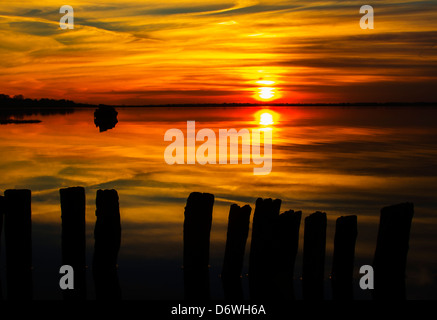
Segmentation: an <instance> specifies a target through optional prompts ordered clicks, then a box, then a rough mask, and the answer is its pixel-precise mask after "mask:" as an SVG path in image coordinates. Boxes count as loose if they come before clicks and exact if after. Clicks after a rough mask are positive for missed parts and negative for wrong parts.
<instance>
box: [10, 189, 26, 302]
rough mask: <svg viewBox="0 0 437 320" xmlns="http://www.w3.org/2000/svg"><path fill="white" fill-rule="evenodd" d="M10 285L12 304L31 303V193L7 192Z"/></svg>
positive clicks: (22, 191)
mask: <svg viewBox="0 0 437 320" xmlns="http://www.w3.org/2000/svg"><path fill="white" fill-rule="evenodd" d="M4 194H5V202H6V211H5V221H4V224H5V247H6V278H7V280H6V282H7V298H8V299H9V300H31V299H32V298H33V284H32V216H31V215H32V210H31V197H32V196H31V191H30V190H6V191H5V193H4Z"/></svg>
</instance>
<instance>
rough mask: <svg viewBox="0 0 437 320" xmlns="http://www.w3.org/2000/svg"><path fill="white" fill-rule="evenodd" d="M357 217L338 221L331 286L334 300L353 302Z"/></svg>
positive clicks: (341, 218)
mask: <svg viewBox="0 0 437 320" xmlns="http://www.w3.org/2000/svg"><path fill="white" fill-rule="evenodd" d="M357 234H358V230H357V216H355V215H352V216H345V217H340V218H338V219H337V221H336V227H335V236H334V254H333V260H332V271H331V285H332V297H333V299H334V300H353V298H354V295H353V273H354V259H355V243H356V240H357Z"/></svg>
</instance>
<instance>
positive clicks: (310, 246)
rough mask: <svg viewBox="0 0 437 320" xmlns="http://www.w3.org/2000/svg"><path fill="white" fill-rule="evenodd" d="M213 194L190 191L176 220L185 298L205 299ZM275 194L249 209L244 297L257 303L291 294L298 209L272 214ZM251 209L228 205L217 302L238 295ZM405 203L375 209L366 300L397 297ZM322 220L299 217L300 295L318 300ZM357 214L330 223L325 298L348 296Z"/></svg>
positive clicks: (407, 212) (408, 207)
mask: <svg viewBox="0 0 437 320" xmlns="http://www.w3.org/2000/svg"><path fill="white" fill-rule="evenodd" d="M213 204H214V196H213V195H212V194H209V193H197V192H194V193H192V194H190V196H189V197H188V200H187V205H186V207H185V221H184V257H183V258H184V283H185V287H184V288H185V297H186V298H187V299H192V300H202V299H209V298H210V288H209V274H208V262H209V241H210V230H211V222H212V211H213ZM280 208H281V200H280V199H275V200H272V199H261V198H259V199H257V201H256V204H255V211H254V214H253V223H252V237H251V243H250V253H249V272H248V276H249V296H250V299H253V300H258V301H271V300H273V301H277V300H283V299H289V300H293V299H295V295H294V290H295V289H294V287H293V277H294V268H295V260H296V255H297V252H298V244H299V229H300V225H301V217H302V212H301V211H297V212H295V211H293V210H289V211H285V212H283V213H281V214H280ZM251 211H252V209H251V207H250V206H249V205H245V206H243V207H240V206H238V205H236V204H233V205H231V208H230V212H229V220H228V229H227V240H226V248H225V255H224V261H223V267H222V273H221V279H222V283H223V289H224V296H225V299H230V300H241V299H243V287H242V277H241V273H242V267H243V259H244V252H245V247H246V241H247V238H248V233H249V224H250V214H251ZM413 214H414V206H413V204H412V203H402V204H398V205H393V206H389V207H385V208H383V209H382V210H381V214H380V223H379V231H378V237H377V242H376V250H375V255H374V260H373V265H372V266H373V269H374V289H373V290H372V294H373V298H374V299H395V300H400V299H405V298H406V291H405V270H406V261H407V253H408V248H409V237H410V228H411V222H412V218H413ZM326 227H327V217H326V213H324V212H315V213H313V214H311V215H309V216H307V217H306V218H305V221H304V243H303V266H302V268H303V269H302V297H303V299H305V300H322V299H324V282H325V281H324V271H325V270H324V266H325V248H326ZM356 238H357V216H355V215H350V216H342V217H340V218H338V219H337V221H336V230H335V236H334V252H333V262H332V270H331V284H332V297H333V299H335V300H351V299H353V270H354V258H355V243H356Z"/></svg>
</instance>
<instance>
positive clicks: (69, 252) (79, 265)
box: [59, 187, 86, 300]
mask: <svg viewBox="0 0 437 320" xmlns="http://www.w3.org/2000/svg"><path fill="white" fill-rule="evenodd" d="M59 193H60V197H61V219H62V241H61V245H62V264H63V265H70V266H71V267H72V268H73V270H74V289H73V290H63V296H64V299H66V300H85V299H86V276H85V273H86V272H85V271H86V254H85V250H86V249H85V247H86V237H85V189H84V188H82V187H73V188H65V189H60V190H59Z"/></svg>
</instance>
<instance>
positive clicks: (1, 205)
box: [0, 196, 5, 300]
mask: <svg viewBox="0 0 437 320" xmlns="http://www.w3.org/2000/svg"><path fill="white" fill-rule="evenodd" d="M4 211H5V197H3V196H0V254H1V239H2V230H3V214H4ZM2 288H3V286H2V282H1V277H0V300H3V290H2Z"/></svg>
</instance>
